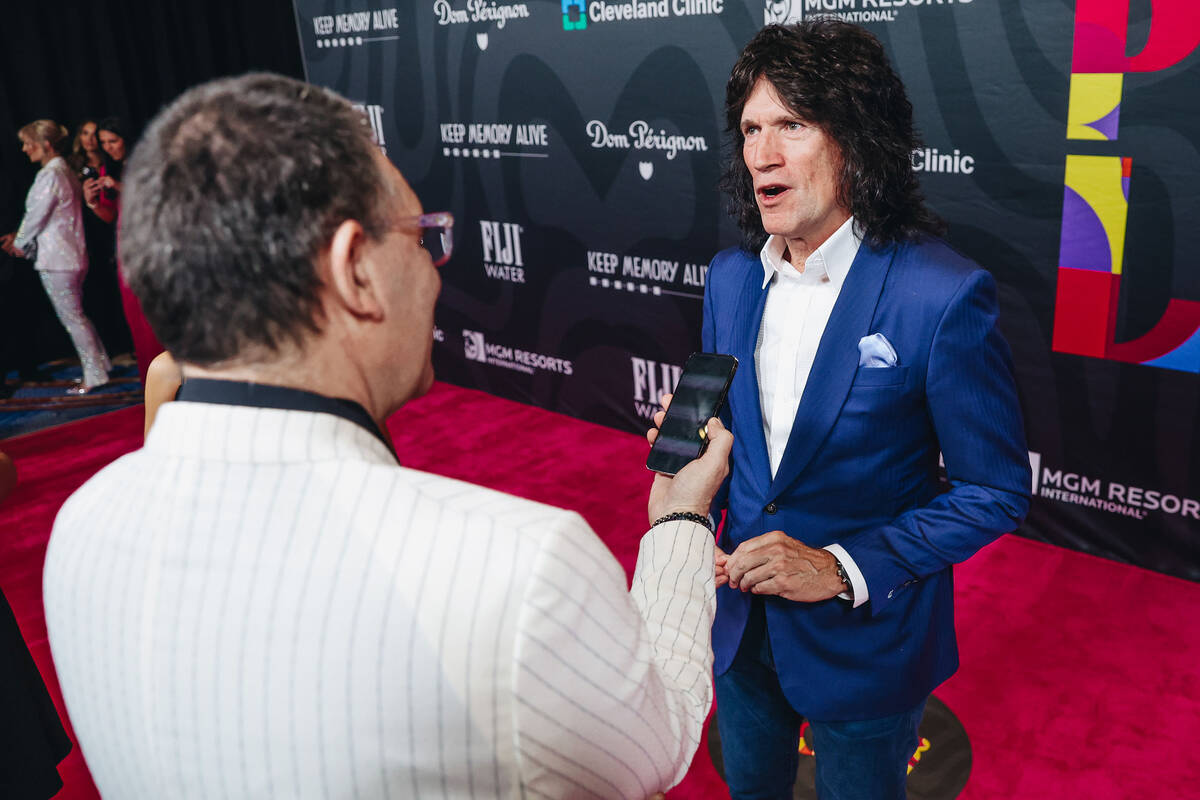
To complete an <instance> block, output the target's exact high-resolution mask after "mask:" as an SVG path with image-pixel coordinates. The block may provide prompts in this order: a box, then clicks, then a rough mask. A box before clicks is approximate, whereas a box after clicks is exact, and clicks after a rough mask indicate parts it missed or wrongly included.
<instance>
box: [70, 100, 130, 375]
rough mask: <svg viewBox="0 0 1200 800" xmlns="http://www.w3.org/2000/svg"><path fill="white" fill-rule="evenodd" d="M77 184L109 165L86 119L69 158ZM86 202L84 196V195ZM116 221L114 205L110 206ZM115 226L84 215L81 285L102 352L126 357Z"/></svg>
mask: <svg viewBox="0 0 1200 800" xmlns="http://www.w3.org/2000/svg"><path fill="white" fill-rule="evenodd" d="M68 161H70V163H71V166H72V167H73V168H74V169H75V174H76V175H78V176H79V181H80V184H82V185H87V183H88V182H89V181H92V180H95V181H97V183H99V179H100V178H103V177H104V176H105V175H107V174H108V170H109V162H108V158H107V157H106V154H105V152H104V150H103V149H102V148H101V147H100V129H99V125H98V124H97V123H96V121H95V120H92V119H85V120H83V121H82V122H80V123H79V125H78V126H77V127H76V128H75V142H74V144H73V146H72V147H71V155H70V156H69V157H68ZM84 199H85V202H86V199H87V198H86V192H85V197H84ZM113 211H114V214H113V216H114V217H115V203H114V204H113ZM115 229H116V225H115V224H114V223H113V222H111V221H105V219H104V217H102V216H101V215H99V214H98V213H96V212H95V211H94V210H93V211H92V213H87V214H84V215H83V235H84V238H85V239H86V240H87V250H88V265H89V266H88V275H87V278H86V279H84V282H83V309H84V311H85V312H86V313H87V315H88V318H89V319H91V320H92V321H93V322H95V323H96V331H97V333H99V334H100V339H101V341H103V342H104V348H105V349H106V350H107V351H108V352H110V353H128V352H130V351H131V350H132V349H133V339H132V337H131V335H130V333H129V325H128V324H126V322H125V312H124V309H123V307H122V305H123V304H122V302H121V290H120V287H119V286H118V284H117V247H116V243H117V240H116V230H115Z"/></svg>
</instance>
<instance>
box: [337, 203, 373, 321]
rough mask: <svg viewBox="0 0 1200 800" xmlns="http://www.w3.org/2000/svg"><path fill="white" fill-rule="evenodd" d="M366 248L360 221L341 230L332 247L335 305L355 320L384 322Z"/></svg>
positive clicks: (344, 224)
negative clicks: (355, 318) (381, 320)
mask: <svg viewBox="0 0 1200 800" xmlns="http://www.w3.org/2000/svg"><path fill="white" fill-rule="evenodd" d="M367 244H368V242H367V233H366V231H364V230H363V226H362V224H361V223H359V222H358V221H357V220H353V219H348V220H346V221H345V222H343V223H342V224H341V225H339V226H338V228H337V230H336V231H334V234H333V239H332V241H331V242H330V245H329V283H330V289H331V290H332V295H333V298H332V299H333V300H334V302H335V303H336V304H337V305H339V306H341V307H342V308H344V309H345V310H346V311H348V312H349V313H350V314H351V315H352V316H355V317H359V318H365V319H381V318H382V317H383V306H382V304H381V303H380V302H379V300H380V298H379V296H378V290H379V287H378V285H377V284H376V282H375V281H374V280H373V277H374V275H373V271H372V269H371V266H372V264H371V260H370V258H369V257H368V247H367Z"/></svg>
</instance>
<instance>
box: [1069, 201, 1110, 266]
mask: <svg viewBox="0 0 1200 800" xmlns="http://www.w3.org/2000/svg"><path fill="white" fill-rule="evenodd" d="M1058 265H1059V266H1060V267H1071V268H1072V269H1093V270H1096V271H1098V272H1111V271H1112V254H1111V253H1110V252H1109V247H1108V235H1107V234H1106V233H1105V232H1104V226H1103V225H1102V224H1101V223H1100V218H1099V217H1097V216H1096V212H1095V211H1092V207H1091V206H1089V205H1088V204H1087V202H1086V201H1085V200H1084V199H1083V198H1082V197H1080V196H1079V193H1078V192H1076V191H1075V190H1074V189H1072V188H1071V187H1070V186H1064V187H1063V216H1062V238H1061V239H1060V240H1059V247H1058Z"/></svg>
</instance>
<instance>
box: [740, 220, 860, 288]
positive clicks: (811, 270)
mask: <svg viewBox="0 0 1200 800" xmlns="http://www.w3.org/2000/svg"><path fill="white" fill-rule="evenodd" d="M861 244H862V236H861V235H860V234H859V231H858V229H857V227H856V226H855V224H854V217H850V218H849V219H848V220H846V221H845V222H843V223H842V225H841V227H839V228H838V229H837V230H836V231H834V232H833V234H832V235H830V237H829V238H828V239H826V240H825V241H824V242H822V243H821V246H820V247H818V248H817V249H816V250H814V251H813V252H812V253H810V254H809V256H808V258H807V259H806V260H805V262H804V272H803V273H801V274H803V275H805V276H808V279H809V280H820V281H824V280H829V281H830V282H833V283H836V284H838V285H839V286H840V285H841V284H842V282H843V281H844V280H845V279H846V273H848V272H849V271H850V265H851V264H853V263H854V258H855V256H857V255H858V247H859V245H861ZM786 247H787V244H786V242H784V239H783V237H782V236H776V235H774V234H772V235H771V236H769V237H768V238H767V243H766V244H764V245H763V247H762V250H761V251H760V252H759V260H760V261H762V266H763V283H762V288H764V289H765V288H767V285H768V284H770V283H771V280H772V279H773V278H774V277H775V276H776V275H777V274H779V273H780V272H782V271H783V270H785V269H787V270H792V271H794V270H795V268H794V267H792V265H791V264H788V263H787V262H785V261H784V260H783V251H784V249H785V248H786Z"/></svg>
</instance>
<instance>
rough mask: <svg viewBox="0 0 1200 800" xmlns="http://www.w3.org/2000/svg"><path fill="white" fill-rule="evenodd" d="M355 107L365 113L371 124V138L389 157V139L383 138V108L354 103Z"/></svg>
mask: <svg viewBox="0 0 1200 800" xmlns="http://www.w3.org/2000/svg"><path fill="white" fill-rule="evenodd" d="M354 107H355V108H356V109H358V110H359V111H361V112H362V113H363V115H364V116H365V117H366V118H367V122H369V123H371V137H372V138H373V139H374V140H375V144H377V145H379V149H380V150H381V151H383V154H384V155H387V139H385V138H384V136H383V106H379V105H371V104H369V103H354Z"/></svg>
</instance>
